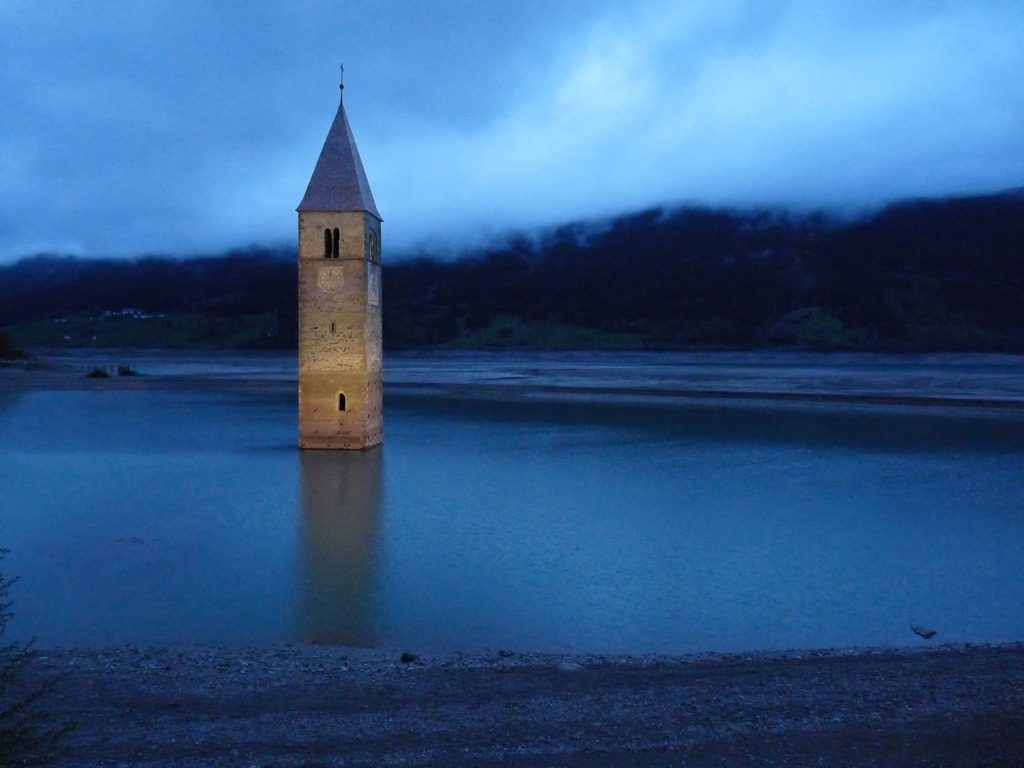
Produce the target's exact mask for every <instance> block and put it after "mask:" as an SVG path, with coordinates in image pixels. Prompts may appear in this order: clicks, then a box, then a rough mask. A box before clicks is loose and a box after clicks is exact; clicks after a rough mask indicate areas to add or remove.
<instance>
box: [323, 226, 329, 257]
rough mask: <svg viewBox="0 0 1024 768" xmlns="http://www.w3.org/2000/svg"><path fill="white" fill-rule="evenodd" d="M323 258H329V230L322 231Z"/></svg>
mask: <svg viewBox="0 0 1024 768" xmlns="http://www.w3.org/2000/svg"><path fill="white" fill-rule="evenodd" d="M324 258H325V259H329V258H331V230H329V229H325V230H324Z"/></svg>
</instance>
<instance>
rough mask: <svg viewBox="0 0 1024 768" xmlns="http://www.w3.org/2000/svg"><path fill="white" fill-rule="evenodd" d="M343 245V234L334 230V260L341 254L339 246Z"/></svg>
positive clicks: (336, 229)
mask: <svg viewBox="0 0 1024 768" xmlns="http://www.w3.org/2000/svg"><path fill="white" fill-rule="evenodd" d="M340 245H341V233H340V232H338V228H337V227H335V228H334V249H333V250H334V258H338V256H340V255H341V254H340V253H339V246H340Z"/></svg>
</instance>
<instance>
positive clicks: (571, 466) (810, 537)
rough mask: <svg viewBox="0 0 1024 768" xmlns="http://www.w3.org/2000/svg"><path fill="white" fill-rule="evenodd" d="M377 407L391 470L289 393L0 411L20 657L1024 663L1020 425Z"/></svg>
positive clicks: (4, 535)
mask: <svg viewBox="0 0 1024 768" xmlns="http://www.w3.org/2000/svg"><path fill="white" fill-rule="evenodd" d="M421 362H422V361H421ZM478 362H479V361H478ZM418 365H419V363H418ZM755 367H756V364H755ZM869 367H870V366H869ZM417 370H420V372H421V373H422V371H421V369H420V368H417ZM534 370H541V369H540V368H535V369H534ZM424 375H425V374H424ZM535 375H537V376H541V377H542V374H541V373H535ZM874 375H875V378H876V379H884V378H885V376H886V373H885V371H884V370H883V369H882V368H881V367H880V368H878V369H876V370H875V371H874ZM270 378H273V377H270ZM285 378H287V377H286V376H285ZM428 378H429V377H428ZM542 378H543V377H542ZM1008 380H1009V379H1008ZM385 407H386V432H385V434H386V443H385V445H384V446H383V447H382V448H381V449H375V450H372V451H370V452H367V453H364V454H349V453H341V454H335V453H308V452H307V453H300V452H299V451H298V450H297V449H296V448H295V447H294V443H295V431H296V404H295V398H294V394H293V393H292V392H291V390H290V389H289V388H287V387H282V386H278V387H277V388H274V387H270V388H267V389H265V390H260V389H259V388H253V389H249V390H246V389H244V388H239V389H232V388H230V387H221V388H220V389H210V388H203V387H202V386H200V385H195V386H193V387H190V388H185V387H177V388H174V387H170V388H146V387H144V386H142V387H140V388H139V389H136V390H125V389H113V388H112V389H110V390H102V389H100V390H95V389H94V390H81V391H73V390H72V391H67V390H65V391H60V390H52V391H48V390H43V391H30V390H27V389H21V390H19V389H10V390H7V391H4V390H0V489H2V497H0V527H2V530H0V541H2V542H3V544H4V546H6V547H8V548H10V550H11V552H10V554H9V555H8V557H7V558H6V559H5V560H4V562H3V563H2V569H3V572H4V573H5V574H11V575H13V574H17V575H19V576H20V580H19V582H18V583H17V585H16V587H15V589H14V595H13V597H14V599H15V609H16V613H17V617H16V619H15V621H14V622H13V624H12V627H11V630H12V632H13V634H14V635H15V636H17V637H27V636H30V635H34V636H36V637H37V638H38V639H39V641H40V642H41V643H42V644H44V645H113V644H120V643H127V642H130V643H137V644H151V643H153V644H196V643H212V644H239V645H241V644H254V643H257V644H258V643H269V642H302V641H309V642H320V643H341V644H351V645H379V646H384V647H388V648H396V649H397V648H401V649H410V650H452V649H454V650H477V649H483V648H492V649H497V648H507V649H524V650H527V649H528V650H552V651H555V650H559V651H560V650H569V651H595V652H605V651H607V652H622V651H625V652H647V651H664V652H688V651H704V650H718V651H729V650H741V649H760V648H767V649H776V648H791V647H825V646H854V645H859V646H863V645H907V644H917V643H918V642H922V641H919V639H918V638H917V637H916V636H915V635H913V634H912V633H911V632H910V630H909V628H908V625H909V624H910V623H915V624H921V625H926V626H930V627H933V628H935V629H937V630H938V632H939V635H938V637H937V638H936V640H935V642H937V641H940V640H941V641H946V642H954V641H968V642H998V641H1010V640H1021V639H1024V417H1022V416H1021V414H1020V411H1014V410H1006V411H1003V412H998V411H982V410H975V411H966V410H954V409H949V408H936V407H932V408H921V409H916V410H915V409H909V408H886V409H879V408H866V407H852V406H846V407H840V406H829V407H827V408H826V407H810V406H805V407H800V408H797V407H793V406H790V407H779V406H771V405H768V404H761V405H742V406H741V405H736V404H726V403H715V402H708V403H684V402H680V403H675V404H653V403H647V404H643V403H637V402H632V401H630V400H629V399H625V398H618V399H616V398H607V399H602V398H600V397H598V398H595V397H588V398H585V399H576V400H573V399H569V398H565V399H560V400H557V401H555V400H544V399H533V400H531V399H522V400H513V401H510V402H499V401H495V400H484V399H480V400H465V399H461V398H459V397H456V396H453V395H452V394H451V393H448V394H444V395H436V394H435V395H431V396H421V395H419V394H416V393H415V392H411V391H403V390H398V391H392V392H389V393H388V394H387V395H386V406H385Z"/></svg>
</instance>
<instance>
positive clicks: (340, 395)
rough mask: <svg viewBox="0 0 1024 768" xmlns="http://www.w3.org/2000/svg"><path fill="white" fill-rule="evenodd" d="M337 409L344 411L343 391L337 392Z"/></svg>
mask: <svg viewBox="0 0 1024 768" xmlns="http://www.w3.org/2000/svg"><path fill="white" fill-rule="evenodd" d="M338 410H339V411H344V410H345V393H344V392H339V393H338Z"/></svg>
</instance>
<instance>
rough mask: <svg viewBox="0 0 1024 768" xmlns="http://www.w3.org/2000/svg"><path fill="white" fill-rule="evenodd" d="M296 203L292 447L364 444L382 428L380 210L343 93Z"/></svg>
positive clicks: (377, 438)
mask: <svg viewBox="0 0 1024 768" xmlns="http://www.w3.org/2000/svg"><path fill="white" fill-rule="evenodd" d="M344 88H345V85H344V83H342V85H341V89H342V95H344ZM297 210H298V214H299V446H300V447H302V448H333V449H357V450H358V449H362V448H369V447H371V446H374V445H377V444H378V443H380V442H381V440H382V435H383V432H382V386H381V368H382V364H381V306H380V273H381V267H380V225H381V217H380V213H378V211H377V206H376V204H375V203H374V202H373V195H372V194H371V192H370V184H369V182H367V180H366V172H365V171H364V170H363V164H362V161H361V160H360V159H359V151H358V150H357V149H356V142H355V139H353V137H352V129H351V128H350V127H349V124H348V118H347V117H346V115H345V105H344V99H342V101H341V102H340V103H339V105H338V114H337V115H336V116H335V118H334V123H332V125H331V130H330V131H329V132H328V134H327V140H326V141H325V142H324V147H323V149H322V150H321V152H320V158H319V159H318V160H317V162H316V167H315V168H314V169H313V176H312V178H311V179H310V180H309V186H308V187H307V188H306V194H305V196H303V198H302V202H301V203H299V207H298V209H297Z"/></svg>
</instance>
